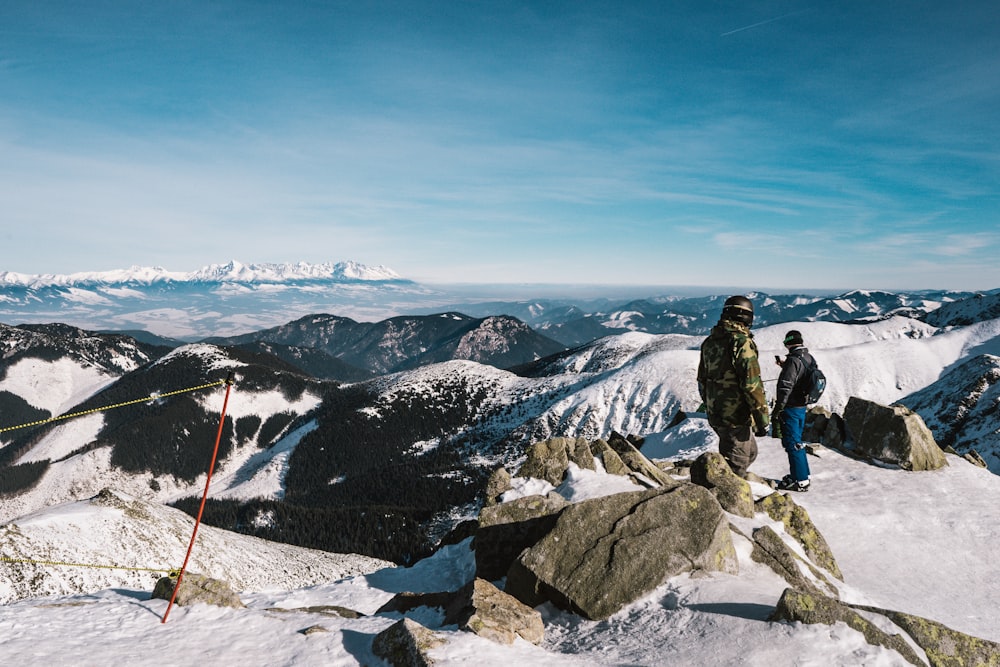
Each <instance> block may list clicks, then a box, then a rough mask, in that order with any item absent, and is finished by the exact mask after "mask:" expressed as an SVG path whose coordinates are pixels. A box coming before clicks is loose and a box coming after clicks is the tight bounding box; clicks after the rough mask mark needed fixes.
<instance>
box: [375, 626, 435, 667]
mask: <svg viewBox="0 0 1000 667" xmlns="http://www.w3.org/2000/svg"><path fill="white" fill-rule="evenodd" d="M444 643H445V642H444V640H443V639H442V638H441V637H439V636H438V635H436V634H435V633H434V632H433V631H432V630H429V629H428V628H425V627H424V626H422V625H420V624H419V623H417V622H416V621H412V620H410V619H408V618H404V619H402V620H400V621H398V622H396V623H393V624H392V625H390V626H389V627H388V628H386V629H385V630H383V631H382V632H380V633H378V634H377V635H375V639H374V640H373V641H372V653H374V654H375V655H377V656H378V657H380V658H382V659H383V660H385V661H386V662H388V663H389V664H390V665H392V667H431V665H433V664H434V660H433V659H432V658H431V657H430V656H429V655H428V651H430V650H431V649H435V648H437V647H439V646H442V645H443V644H444Z"/></svg>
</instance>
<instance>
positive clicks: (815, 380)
mask: <svg viewBox="0 0 1000 667" xmlns="http://www.w3.org/2000/svg"><path fill="white" fill-rule="evenodd" d="M802 385H803V389H805V395H806V405H812V404H813V403H816V402H817V401H819V399H820V396H822V395H823V392H824V391H825V390H826V376H825V375H823V371H821V370H820V369H819V366H818V365H817V364H816V360H815V359H813V360H812V366H810V367H809V368H807V369H806V373H805V375H804V376H803V377H802Z"/></svg>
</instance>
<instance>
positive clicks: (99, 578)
mask: <svg viewBox="0 0 1000 667" xmlns="http://www.w3.org/2000/svg"><path fill="white" fill-rule="evenodd" d="M193 529H194V519H192V518H191V517H190V516H188V515H187V514H185V513H184V512H182V511H180V510H176V509H172V508H169V507H166V506H164V505H161V504H159V503H152V502H147V501H143V500H139V499H137V498H134V497H132V496H129V495H127V494H125V493H122V492H120V491H112V490H109V489H104V490H102V491H101V492H100V493H99V494H97V495H95V496H94V497H92V498H89V499H86V500H80V501H75V502H71V503H65V504H57V505H53V506H50V507H47V508H45V509H44V510H42V511H40V512H37V513H34V514H30V515H28V516H24V517H21V518H20V519H18V520H17V521H16V522H12V523H8V524H7V525H5V526H3V527H0V555H2V557H3V558H4V559H5V560H6V562H5V563H4V566H3V567H2V568H0V604H6V603H8V602H11V601H13V600H18V599H23V598H27V597H42V596H47V595H65V594H71V593H80V592H93V591H97V590H101V589H103V588H109V587H118V586H127V587H133V588H139V589H147V588H148V589H149V590H152V586H153V585H154V584H155V583H156V581H157V579H159V578H160V577H162V576H165V575H166V574H167V573H168V572H170V571H171V570H176V569H180V567H181V565H182V564H183V563H184V556H185V554H186V552H187V548H188V544H189V542H190V540H191V533H192V530H193ZM41 561H44V562H41ZM51 563H69V564H71V565H53V564H51ZM384 567H392V564H391V563H387V562H385V561H380V560H377V559H374V558H368V557H367V556H358V555H350V554H332V553H328V552H325V551H316V550H313V549H303V548H301V547H294V546H291V545H288V544H279V543H276V542H267V541H265V540H261V539H258V538H255V537H250V536H246V535H239V534H237V533H231V532H228V531H225V530H219V529H218V528H213V527H211V526H205V525H203V526H201V527H200V528H199V529H198V541H197V549H195V550H194V551H193V552H192V557H191V561H190V562H189V563H188V568H189V570H191V571H195V572H203V573H212V576H215V577H217V578H221V579H225V580H228V581H230V582H231V583H232V585H233V586H235V587H237V588H238V589H240V590H262V589H266V588H283V589H287V588H300V587H303V586H310V585H313V584H318V583H322V582H327V581H331V580H336V579H339V578H342V577H347V576H351V575H355V574H362V573H365V572H371V571H373V570H377V569H381V568H384ZM119 568H120V569H119Z"/></svg>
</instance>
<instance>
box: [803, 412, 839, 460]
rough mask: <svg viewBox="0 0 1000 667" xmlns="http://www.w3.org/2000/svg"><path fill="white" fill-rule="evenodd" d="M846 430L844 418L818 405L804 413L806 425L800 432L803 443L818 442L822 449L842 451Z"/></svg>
mask: <svg viewBox="0 0 1000 667" xmlns="http://www.w3.org/2000/svg"><path fill="white" fill-rule="evenodd" d="M846 440H847V428H846V426H845V425H844V418H843V417H841V416H840V415H838V414H836V413H833V412H830V411H829V410H827V409H826V408H822V407H820V406H818V405H816V406H813V407H811V408H809V410H808V411H807V412H806V424H805V428H804V429H803V430H802V441H803V442H818V443H820V444H822V445H823V446H824V447H829V448H830V449H836V450H838V451H844V449H845V442H846Z"/></svg>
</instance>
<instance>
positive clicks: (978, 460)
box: [962, 449, 987, 468]
mask: <svg viewBox="0 0 1000 667" xmlns="http://www.w3.org/2000/svg"><path fill="white" fill-rule="evenodd" d="M962 458H963V459H965V460H966V461H968V462H969V463H971V464H972V465H974V466H979V467H980V468H986V467H987V465H986V460H985V459H984V458H983V457H982V456H980V454H979V452H977V451H976V450H974V449H970V450H969V451H968V452H966V453H965V454H963V455H962Z"/></svg>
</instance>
